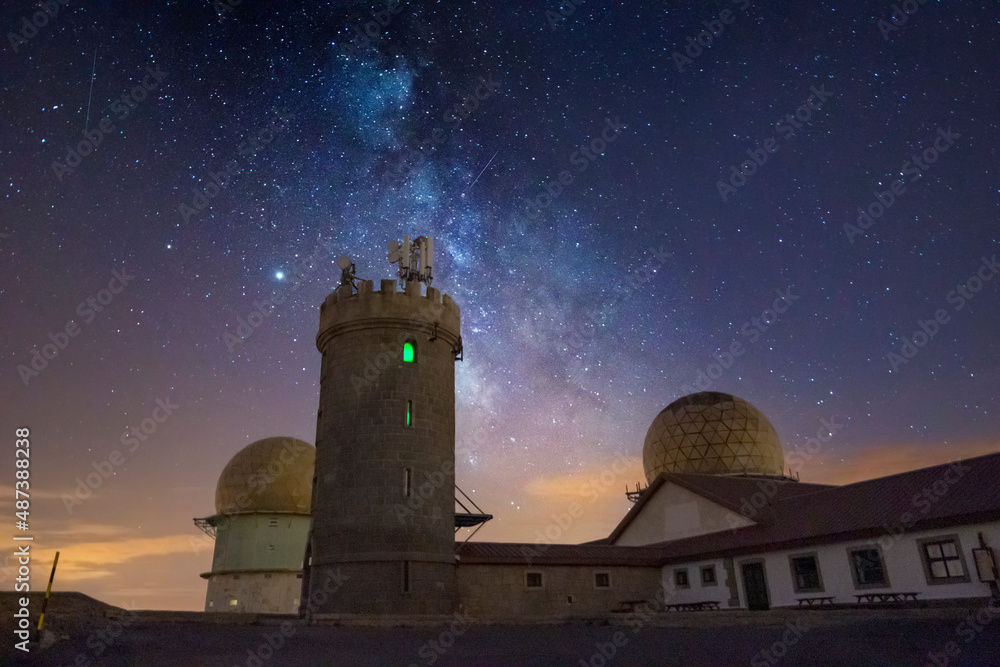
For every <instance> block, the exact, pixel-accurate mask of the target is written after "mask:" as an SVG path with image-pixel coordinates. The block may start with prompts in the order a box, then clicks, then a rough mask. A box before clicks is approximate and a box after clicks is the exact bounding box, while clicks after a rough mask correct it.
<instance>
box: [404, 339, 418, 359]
mask: <svg viewBox="0 0 1000 667" xmlns="http://www.w3.org/2000/svg"><path fill="white" fill-rule="evenodd" d="M416 356H417V354H416V349H415V348H414V347H413V343H410V342H406V343H403V361H405V362H406V363H409V364H412V363H413V360H414V359H415V358H416Z"/></svg>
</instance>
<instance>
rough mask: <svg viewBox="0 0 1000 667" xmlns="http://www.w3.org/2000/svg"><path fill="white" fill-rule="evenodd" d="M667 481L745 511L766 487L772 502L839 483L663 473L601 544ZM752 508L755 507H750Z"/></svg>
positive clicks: (615, 535) (615, 534) (615, 536)
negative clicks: (745, 507)
mask: <svg viewBox="0 0 1000 667" xmlns="http://www.w3.org/2000/svg"><path fill="white" fill-rule="evenodd" d="M667 482H672V483H674V484H677V485H678V486H681V487H684V488H685V489H687V490H689V491H692V492H693V493H697V494H698V495H700V496H702V497H704V498H707V499H708V500H711V501H712V502H715V503H718V504H719V505H722V506H723V507H726V508H728V509H730V510H732V511H733V512H736V513H738V514H739V513H742V512H741V507H744V501H746V502H751V498H753V496H754V494H756V493H759V492H760V491H761V490H762V488H766V489H767V490H768V491H769V492H773V495H769V497H770V500H771V502H777V501H781V500H785V499H787V498H794V497H796V496H801V495H805V494H807V493H815V492H816V491H824V490H827V489H835V488H837V487H835V486H828V485H826V484H807V483H803V482H796V481H794V480H791V479H774V478H766V477H761V476H756V477H753V476H744V475H740V476H720V475H698V474H692V473H660V475H659V476H658V477H657V478H656V479H655V480H653V483H652V484H650V485H649V488H648V489H646V491H645V492H644V493H643V494H642V496H641V497H640V498H639V501H638V502H637V503H636V504H635V505H633V506H632V508H631V509H630V510H629V512H628V514H626V515H625V517H624V518H623V519H622V520H621V522H619V524H618V525H617V526H616V527H615V529H614V530H613V531H611V535H609V536H608V537H607V538H606V539H604V540H601V541H600V542H601V543H604V544H611V543H613V542H614V541H615V540H617V539H618V538H619V537H621V534H622V533H623V532H625V529H626V528H627V527H628V525H629V524H630V523H632V520H633V519H635V517H636V516H638V515H639V513H640V512H642V510H643V508H644V507H645V506H646V503H648V502H649V500H650V499H651V498H652V497H653V496H654V495H655V494H656V492H657V491H658V490H659V489H660V487H662V486H663V485H664V484H666V483H667ZM750 509H754V508H753V506H750Z"/></svg>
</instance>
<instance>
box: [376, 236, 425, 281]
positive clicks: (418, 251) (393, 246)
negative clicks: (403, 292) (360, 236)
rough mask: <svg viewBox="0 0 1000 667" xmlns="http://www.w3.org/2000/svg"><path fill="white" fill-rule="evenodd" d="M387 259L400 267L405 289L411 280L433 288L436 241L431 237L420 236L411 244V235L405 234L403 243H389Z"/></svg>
mask: <svg viewBox="0 0 1000 667" xmlns="http://www.w3.org/2000/svg"><path fill="white" fill-rule="evenodd" d="M386 259H387V260H389V262H391V263H392V264H398V265H399V281H400V282H401V283H402V284H403V287H404V288H405V287H406V283H407V282H409V281H411V280H415V281H417V282H421V283H426V284H427V286H428V287H430V286H431V281H433V280H434V239H433V238H431V237H430V236H418V237H417V238H416V239H414V240H413V242H412V243H411V242H410V235H409V234H404V235H403V242H402V243H400V242H399V241H389V254H388V255H387V256H386Z"/></svg>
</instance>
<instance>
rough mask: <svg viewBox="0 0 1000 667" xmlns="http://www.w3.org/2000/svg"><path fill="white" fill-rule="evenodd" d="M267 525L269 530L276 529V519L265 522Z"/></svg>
mask: <svg viewBox="0 0 1000 667" xmlns="http://www.w3.org/2000/svg"><path fill="white" fill-rule="evenodd" d="M267 525H269V526H270V527H271V528H277V527H278V520H277V519H271V520H270V521H268V522H267Z"/></svg>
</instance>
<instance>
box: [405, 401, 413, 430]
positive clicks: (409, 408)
mask: <svg viewBox="0 0 1000 667" xmlns="http://www.w3.org/2000/svg"><path fill="white" fill-rule="evenodd" d="M406 425H407V426H413V401H407V402H406Z"/></svg>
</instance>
